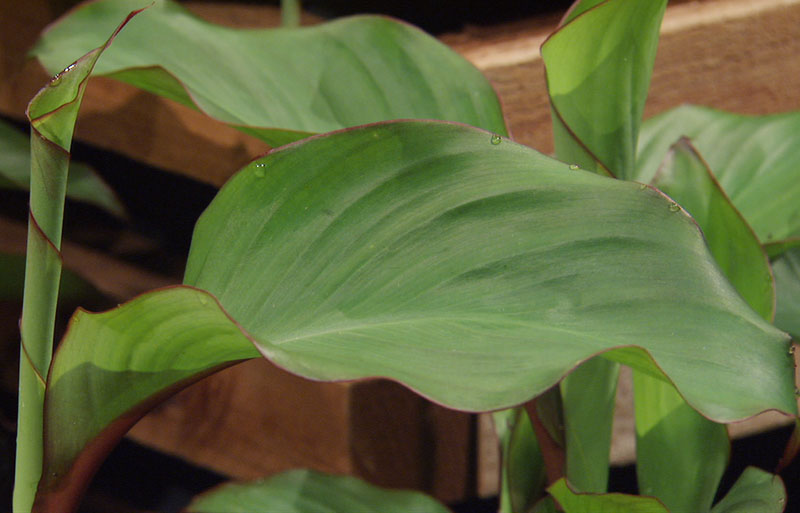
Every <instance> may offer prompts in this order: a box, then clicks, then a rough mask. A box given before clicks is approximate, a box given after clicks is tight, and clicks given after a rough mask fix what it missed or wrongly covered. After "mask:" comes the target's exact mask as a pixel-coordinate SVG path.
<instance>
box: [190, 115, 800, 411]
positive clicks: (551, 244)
mask: <svg viewBox="0 0 800 513" xmlns="http://www.w3.org/2000/svg"><path fill="white" fill-rule="evenodd" d="M491 139H492V138H491V137H490V135H489V134H487V133H485V132H482V131H479V130H475V129H471V128H468V127H463V126H458V125H452V124H442V123H436V122H396V123H387V124H380V125H376V126H371V127H364V128H359V129H354V130H350V131H346V132H344V133H336V134H330V135H328V136H325V137H317V138H313V139H310V140H308V141H306V142H305V143H304V144H296V145H292V146H289V147H286V148H283V149H281V150H278V151H274V152H272V153H271V154H270V155H269V156H267V157H265V158H263V159H261V160H259V161H256V162H254V163H252V164H251V165H250V166H248V167H247V168H246V169H245V170H243V171H242V172H240V173H239V174H238V175H236V177H235V178H233V179H232V180H231V181H230V182H229V183H228V184H227V185H226V186H225V187H224V188H223V189H222V191H221V192H220V194H218V196H217V197H216V198H215V200H214V202H213V203H212V205H211V206H210V207H209V208H208V210H207V211H206V212H205V213H204V214H203V216H202V217H201V219H200V220H199V222H198V224H197V227H196V229H195V234H194V239H193V244H192V249H191V252H190V255H189V261H188V263H187V271H186V277H185V281H186V283H187V284H191V285H194V286H197V287H199V288H202V289H204V290H208V291H210V292H211V293H212V294H214V295H215V296H217V297H218V298H219V300H220V302H221V304H222V305H224V307H225V309H226V310H227V311H228V312H229V313H230V314H231V316H232V317H233V318H235V319H237V320H238V321H239V322H240V323H241V324H242V326H243V327H244V329H246V330H247V331H248V332H249V333H251V334H252V335H253V336H254V337H255V338H256V339H257V340H258V346H259V348H260V350H261V351H262V353H263V354H265V355H267V356H268V357H270V358H271V359H273V360H274V361H276V362H277V363H279V364H280V365H282V366H285V367H286V368H288V369H289V370H291V371H294V372H297V373H299V374H301V375H304V376H307V377H311V378H314V379H357V378H360V377H367V376H375V375H378V376H387V377H391V378H393V379H396V380H399V381H401V382H404V383H407V384H409V385H410V386H411V387H412V388H414V389H415V390H417V391H419V392H420V393H422V394H424V395H426V396H429V397H431V398H433V399H434V400H437V401H440V402H443V403H445V404H447V405H449V406H451V407H455V408H461V409H465V410H492V409H498V408H502V407H507V406H512V405H515V404H520V403H522V402H525V401H527V400H528V399H530V398H531V397H532V396H533V395H537V394H538V393H540V392H542V391H544V390H546V389H547V388H549V387H550V386H552V385H553V384H554V383H555V382H556V381H557V380H558V379H559V378H560V377H561V376H563V375H564V374H565V373H566V372H568V371H569V370H570V369H571V368H572V367H573V366H574V365H575V364H577V363H578V362H580V361H582V360H583V359H586V358H588V357H589V356H592V355H594V354H597V353H599V352H603V351H606V350H608V349H611V348H615V347H620V346H638V345H641V346H642V347H644V348H646V349H647V350H648V351H649V352H650V354H651V355H652V356H653V357H654V359H655V360H656V362H657V363H658V364H659V365H660V368H661V369H662V370H663V371H664V372H665V373H666V374H667V375H668V376H669V377H670V378H671V379H672V380H673V381H674V383H675V385H676V386H677V387H678V388H679V389H680V390H683V392H684V394H685V396H686V397H687V399H688V400H689V401H690V402H691V403H692V404H693V405H694V406H696V407H697V408H698V409H700V410H701V411H703V412H704V413H705V414H706V415H708V416H710V417H712V418H715V419H717V420H732V419H734V418H741V417H742V416H744V417H746V416H749V415H752V414H754V413H757V412H758V411H761V409H763V408H765V407H768V406H766V405H765V404H761V402H762V400H764V401H766V403H768V404H773V405H776V406H777V405H780V406H777V408H778V409H781V410H785V411H794V409H795V407H796V405H795V401H794V393H793V386H790V385H791V384H790V383H789V381H791V379H790V378H789V376H790V374H792V372H793V365H792V362H790V361H789V357H788V343H787V337H786V336H785V335H784V334H782V333H780V332H778V331H777V330H775V329H774V328H773V327H771V326H770V325H769V324H768V323H766V322H765V321H763V320H762V319H761V318H760V317H759V316H758V315H757V314H756V313H755V312H753V311H752V310H751V309H750V308H749V307H748V306H747V305H746V304H745V303H744V302H743V301H742V300H741V299H740V297H739V295H738V294H737V293H736V292H735V291H734V290H733V289H732V288H731V286H730V285H729V284H728V283H727V281H726V280H725V279H724V277H723V276H722V275H721V274H720V272H719V270H718V269H717V267H716V265H715V264H714V262H713V259H712V258H711V256H710V255H709V254H708V251H707V249H706V246H705V244H704V241H703V239H702V237H701V235H700V233H699V231H698V230H697V228H696V226H695V224H694V221H693V220H692V219H691V218H690V217H688V216H687V215H685V214H684V213H682V212H673V211H672V209H670V204H671V203H670V201H669V200H668V199H667V198H665V197H664V196H662V195H661V194H660V193H658V192H657V191H655V190H653V189H648V188H645V189H642V188H640V186H639V185H638V184H634V183H626V182H619V181H615V180H609V179H604V178H602V177H599V176H596V175H593V174H591V173H586V172H581V171H570V170H569V168H568V167H567V166H565V165H562V164H560V163H558V162H556V161H553V160H552V159H549V158H547V157H545V156H543V155H541V154H539V153H537V152H535V151H533V150H530V149H528V148H526V147H524V146H520V145H516V144H514V143H511V142H508V141H504V142H502V143H501V144H494V143H493V141H491ZM231 226H235V227H236V229H235V230H232V229H231V228H230V227H231ZM677 319H680V321H677ZM726 326H727V328H726ZM729 330H730V331H729ZM487 336H490V337H491V340H492V341H491V342H488V341H487ZM756 340H760V341H762V342H758V343H756V342H755V341H756ZM739 352H741V353H740V354H739V356H738V357H737V356H733V355H734V354H735V353H739ZM614 354H616V351H615V352H614ZM625 354H627V353H626V352H624V351H623V355H625ZM745 354H746V356H745ZM613 356H614V355H613V354H612V357H613ZM710 361H713V362H715V363H714V364H711V365H708V364H707V362H710ZM745 361H746V364H745ZM478 362H480V365H477V363H478ZM475 365H477V366H475ZM638 365H639V366H642V367H644V368H645V369H647V370H649V371H654V368H653V367H652V366H648V365H647V364H643V363H642V362H639V363H638ZM758 368H763V369H764V370H763V375H762V373H761V372H754V370H753V369H758ZM654 372H655V373H656V374H660V373H659V371H657V370H655V371H654ZM467 376H468V377H469V379H465V377H467ZM746 376H752V377H753V380H752V382H750V381H751V380H750V379H747V377H746ZM720 383H729V384H730V388H727V387H726V388H724V391H723V390H721V388H723V387H720V386H719V384H720ZM712 384H713V386H711V385H712ZM767 390H769V392H767ZM762 394H763V395H762ZM756 397H759V399H756ZM756 404H759V406H756Z"/></svg>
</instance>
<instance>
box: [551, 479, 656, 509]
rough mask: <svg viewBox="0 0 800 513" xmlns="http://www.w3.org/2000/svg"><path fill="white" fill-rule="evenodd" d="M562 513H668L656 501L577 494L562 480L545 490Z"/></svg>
mask: <svg viewBox="0 0 800 513" xmlns="http://www.w3.org/2000/svg"><path fill="white" fill-rule="evenodd" d="M547 491H548V492H550V495H552V496H553V497H554V498H555V500H556V501H558V504H559V505H560V506H561V509H562V510H563V511H564V513H670V512H669V510H667V508H665V507H664V505H663V504H661V503H660V502H659V501H658V500H657V499H654V498H653V497H639V496H636V495H625V494H622V493H605V494H599V493H577V492H575V491H573V490H572V489H571V488H570V487H569V486H568V485H567V482H566V481H565V480H564V479H559V480H558V481H556V482H555V483H553V484H552V485H551V486H550V488H548V489H547Z"/></svg>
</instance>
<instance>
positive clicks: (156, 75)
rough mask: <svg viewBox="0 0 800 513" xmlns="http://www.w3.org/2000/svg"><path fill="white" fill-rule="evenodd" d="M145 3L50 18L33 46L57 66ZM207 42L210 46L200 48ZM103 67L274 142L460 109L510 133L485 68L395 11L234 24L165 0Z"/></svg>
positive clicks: (452, 116)
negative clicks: (294, 23)
mask: <svg viewBox="0 0 800 513" xmlns="http://www.w3.org/2000/svg"><path fill="white" fill-rule="evenodd" d="M142 3H143V2H141V1H140V0H125V1H119V0H111V1H108V0H107V1H104V2H93V3H91V4H88V5H84V6H83V7H81V8H79V9H78V10H76V11H74V12H73V13H72V14H71V15H70V16H69V17H67V18H65V19H62V20H61V21H60V22H58V23H57V24H55V25H54V26H51V28H50V29H49V30H48V32H47V33H46V34H45V35H44V37H43V38H42V40H40V42H39V43H38V45H37V46H36V47H35V48H34V50H33V53H34V54H35V55H36V56H37V57H38V58H39V59H40V60H41V61H42V62H43V64H44V65H45V67H46V68H48V69H52V68H57V67H58V66H59V65H60V64H61V63H62V61H64V60H65V57H63V56H64V55H75V54H76V52H81V53H82V52H83V51H85V48H87V47H91V45H92V44H93V41H94V40H95V39H97V38H98V37H99V35H98V34H102V33H104V29H103V27H104V26H108V25H110V24H111V23H112V21H111V20H117V19H119V17H120V16H122V13H123V12H126V11H127V10H130V9H131V8H132V7H134V6H138V7H141V5H140V4H142ZM198 47H202V48H205V49H206V51H205V52H204V53H203V59H202V60H198V55H197V53H196V51H195V49H196V48H198ZM164 48H169V49H170V51H169V52H164ZM187 56H188V57H187ZM187 62H191V63H192V66H188V65H187ZM264 63H268V65H264ZM97 72H98V73H100V74H109V75H112V76H115V77H116V78H119V79H121V80H125V81H128V82H130V83H132V84H133V85H136V86H137V87H143V88H145V89H147V90H149V91H151V92H155V93H156V94H161V95H164V96H166V97H168V98H171V99H173V100H176V101H178V102H179V103H183V104H185V105H190V106H194V107H196V108H198V109H200V110H201V111H203V112H205V113H207V114H208V115H210V116H211V117H214V118H216V119H219V120H221V121H224V122H226V123H230V124H232V125H234V126H236V127H240V126H241V127H244V128H245V129H246V130H245V131H246V132H248V133H250V134H252V135H256V136H258V137H260V138H262V139H263V140H265V141H267V142H268V143H270V144H272V145H279V144H284V143H287V142H291V141H293V140H297V139H298V138H302V137H305V136H306V135H308V134H309V133H318V132H328V131H331V130H337V129H340V128H344V127H348V126H354V125H361V124H365V123H370V122H375V121H381V120H386V119H398V118H425V119H444V120H452V121H459V122H463V123H467V124H471V125H476V126H481V127H483V128H486V129H487V130H491V131H494V132H496V133H499V134H502V135H505V134H506V128H505V123H504V121H503V118H502V113H501V111H500V105H499V101H498V99H497V96H496V95H495V93H494V91H493V90H492V88H491V86H490V85H489V83H488V81H487V80H486V79H485V78H484V77H483V76H482V75H481V74H480V72H479V71H478V70H477V69H475V68H474V67H473V66H472V65H471V64H469V63H468V62H467V61H466V60H464V59H463V58H462V57H460V56H459V55H457V54H456V53H455V52H453V51H452V50H450V49H449V48H447V47H446V46H444V45H442V44H441V43H439V42H437V41H436V40H435V39H433V38H431V37H430V36H427V35H426V34H424V33H423V32H421V31H419V30H417V29H415V28H412V27H410V26H408V25H406V24H401V23H398V22H395V21H392V20H390V19H388V18H380V17H368V16H361V17H353V18H345V19H340V20H337V21H333V22H329V23H324V24H320V25H317V26H313V27H301V28H282V29H268V30H235V29H230V28H226V27H222V26H217V25H213V24H211V23H208V22H205V21H203V20H200V19H199V18H196V17H194V16H193V15H191V14H190V13H189V12H188V11H186V10H185V9H184V8H182V7H180V6H179V5H178V4H176V3H174V2H170V1H157V2H156V3H155V5H154V6H153V7H150V8H149V9H147V11H146V12H144V13H143V14H142V15H141V16H140V17H139V19H137V20H136V23H135V24H132V25H131V26H130V27H129V28H128V29H127V30H126V31H125V33H124V34H122V35H121V36H120V38H119V40H118V41H117V42H116V43H115V45H114V47H113V48H112V50H111V52H110V53H109V54H108V55H106V57H104V59H103V60H102V61H101V62H100V63H99V67H98V70H97Z"/></svg>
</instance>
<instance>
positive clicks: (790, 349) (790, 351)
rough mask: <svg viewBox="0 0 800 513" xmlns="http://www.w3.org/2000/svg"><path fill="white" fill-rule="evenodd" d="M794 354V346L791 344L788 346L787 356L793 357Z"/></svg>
mask: <svg viewBox="0 0 800 513" xmlns="http://www.w3.org/2000/svg"><path fill="white" fill-rule="evenodd" d="M794 352H795V345H794V344H792V345H790V346H789V354H790V355H792V356H794Z"/></svg>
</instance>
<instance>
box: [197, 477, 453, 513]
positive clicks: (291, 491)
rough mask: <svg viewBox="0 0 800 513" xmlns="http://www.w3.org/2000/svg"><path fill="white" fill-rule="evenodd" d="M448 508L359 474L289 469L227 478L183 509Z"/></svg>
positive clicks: (357, 512) (349, 511)
mask: <svg viewBox="0 0 800 513" xmlns="http://www.w3.org/2000/svg"><path fill="white" fill-rule="evenodd" d="M262 511H264V512H267V511H274V512H280V513H318V512H321V511H324V512H325V513H412V512H413V513H448V511H449V510H448V509H447V508H445V507H444V506H442V505H441V504H439V503H438V502H436V501H435V500H434V499H432V498H430V497H427V496H425V495H423V494H421V493H419V492H411V491H399V490H382V489H380V488H377V487H375V486H372V485H370V484H368V483H366V482H364V481H361V480H360V479H357V478H355V477H349V476H332V475H325V474H320V473H318V472H313V471H310V470H292V471H290V472H284V473H282V474H278V475H275V476H272V477H269V478H267V479H262V480H259V481H253V482H250V483H230V484H225V485H222V486H220V487H219V488H216V489H214V490H212V491H210V492H206V493H204V494H202V495H200V496H199V497H197V498H195V499H194V500H193V501H192V503H191V504H190V505H189V507H188V508H187V509H186V513H254V512H262Z"/></svg>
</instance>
